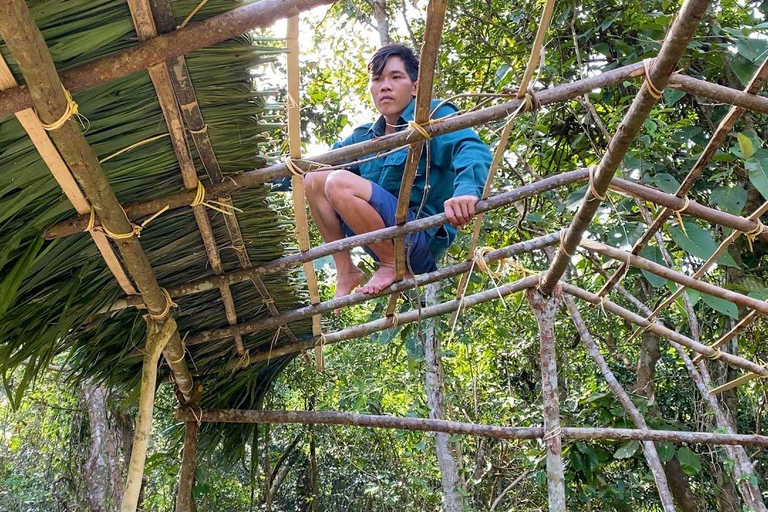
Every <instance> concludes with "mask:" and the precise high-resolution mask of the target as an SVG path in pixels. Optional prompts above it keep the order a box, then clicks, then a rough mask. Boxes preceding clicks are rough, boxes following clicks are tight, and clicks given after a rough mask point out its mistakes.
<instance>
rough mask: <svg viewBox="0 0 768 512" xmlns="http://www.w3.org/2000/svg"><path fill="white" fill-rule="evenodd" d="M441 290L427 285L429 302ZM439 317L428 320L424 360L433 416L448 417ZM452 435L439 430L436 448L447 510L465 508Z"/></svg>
mask: <svg viewBox="0 0 768 512" xmlns="http://www.w3.org/2000/svg"><path fill="white" fill-rule="evenodd" d="M439 291H440V283H435V284H431V285H428V286H427V292H426V302H427V305H433V304H437V303H438V302H439V299H438V297H437V295H438V292H439ZM437 324H438V320H437V318H432V319H430V320H429V321H428V322H427V324H426V336H425V340H424V363H425V366H426V375H425V388H426V392H427V406H428V407H429V417H430V418H433V419H437V420H442V419H445V403H444V397H443V388H444V385H445V378H444V373H443V361H442V356H441V354H442V347H441V343H440V336H439V335H438V332H437ZM450 439H451V436H450V435H449V434H446V433H444V432H438V433H436V434H435V450H436V452H437V462H438V465H439V466H440V481H441V482H442V486H443V503H444V505H445V507H444V510H445V512H461V511H462V510H463V509H464V504H463V502H462V498H461V494H459V492H458V489H459V488H461V487H462V483H461V479H460V478H459V472H458V469H457V467H456V461H455V460H454V458H453V453H452V452H451V445H450Z"/></svg>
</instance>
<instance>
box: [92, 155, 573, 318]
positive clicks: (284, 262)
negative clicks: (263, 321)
mask: <svg viewBox="0 0 768 512" xmlns="http://www.w3.org/2000/svg"><path fill="white" fill-rule="evenodd" d="M587 175H588V172H587V171H586V169H580V170H576V171H570V172H566V173H563V174H559V175H555V176H550V177H549V178H544V179H542V180H540V181H537V182H535V183H531V184H529V185H525V186H523V187H520V188H516V189H513V190H510V191H508V192H504V193H502V194H499V195H497V196H493V197H491V198H489V199H488V200H486V201H480V202H478V203H477V211H478V212H486V211H488V210H492V209H495V208H500V207H502V206H506V205H509V204H512V203H514V202H516V201H520V200H522V199H525V198H526V197H532V196H534V195H536V194H539V193H542V192H546V191H549V190H554V189H556V188H559V187H560V186H563V185H568V184H571V183H576V182H579V181H583V180H584V179H586V177H587ZM446 222H447V220H446V217H445V214H444V213H441V214H438V215H433V216H430V217H425V218H423V219H417V220H415V221H412V222H409V223H407V224H406V225H405V226H393V227H389V228H384V229H381V230H378V231H373V232H370V233H365V234H362V235H355V236H351V237H347V238H344V239H342V240H337V241H335V242H329V243H326V244H323V245H320V246H317V247H313V248H312V249H309V250H308V251H306V252H305V253H295V254H289V255H288V256H283V257H282V258H278V259H276V260H274V261H270V262H267V263H264V264H261V265H259V266H256V267H252V268H250V269H246V270H238V271H235V272H230V273H227V274H223V275H221V276H210V277H205V278H201V279H197V280H194V281H190V282H188V283H184V284H180V285H177V286H171V287H169V288H168V291H169V292H170V294H171V297H182V296H185V295H190V294H194V293H200V292H204V291H207V290H212V289H214V288H217V287H220V286H223V285H224V284H229V285H231V284H235V283H239V282H242V281H247V280H249V279H251V278H252V276H254V275H263V274H266V273H271V272H280V271H282V270H285V269H287V268H291V267H295V266H298V265H300V264H302V263H304V262H305V261H311V260H315V259H318V258H322V257H323V256H328V255H331V254H334V253H336V252H339V251H343V250H348V249H351V248H353V247H359V246H362V245H367V244H370V243H373V242H379V241H381V240H386V239H391V238H394V237H395V236H396V235H398V234H400V233H414V232H416V231H423V230H426V229H429V228H431V227H435V226H440V225H442V224H445V223H446ZM139 304H140V301H138V300H137V298H136V297H127V298H124V299H120V300H118V301H117V302H115V303H114V304H112V306H110V307H109V308H107V310H108V311H118V310H121V309H125V308H127V307H133V306H137V305H139Z"/></svg>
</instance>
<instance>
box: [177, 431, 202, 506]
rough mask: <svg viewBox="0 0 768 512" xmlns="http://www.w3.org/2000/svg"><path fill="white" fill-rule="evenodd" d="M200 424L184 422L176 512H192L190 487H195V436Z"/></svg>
mask: <svg viewBox="0 0 768 512" xmlns="http://www.w3.org/2000/svg"><path fill="white" fill-rule="evenodd" d="M199 430H200V424H199V423H198V422H197V420H192V421H186V422H184V449H183V454H182V457H181V472H180V474H179V490H178V492H177V493H176V512H193V511H194V510H195V508H193V504H192V502H193V498H192V487H194V485H195V469H196V467H197V434H198V431H199Z"/></svg>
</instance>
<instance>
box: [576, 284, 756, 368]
mask: <svg viewBox="0 0 768 512" xmlns="http://www.w3.org/2000/svg"><path fill="white" fill-rule="evenodd" d="M562 286H563V291H564V292H565V293H567V294H569V295H573V296H575V297H579V298H580V299H582V300H585V301H587V302H589V303H590V304H594V305H597V306H600V307H602V308H604V309H605V310H606V311H610V312H611V313H613V314H615V315H618V316H620V317H621V318H623V319H624V320H626V321H628V322H630V323H633V324H635V325H639V326H640V327H643V328H645V329H648V330H649V331H652V332H655V333H656V334H658V335H659V336H662V337H664V338H666V339H668V340H671V341H674V342H676V343H679V344H680V345H683V346H684V347H687V348H689V349H691V350H693V351H694V352H698V353H700V354H704V355H705V356H708V357H719V358H720V360H721V361H724V362H726V363H728V364H731V365H733V366H737V367H739V368H742V369H744V370H747V371H753V372H757V373H759V374H760V375H761V376H765V377H768V369H766V368H765V367H764V366H760V365H758V364H755V363H753V362H752V361H749V360H748V359H744V358H743V357H739V356H735V355H733V354H729V353H727V352H722V353H720V352H717V351H716V350H714V349H713V348H712V347H708V346H707V345H704V344H702V343H699V342H698V341H695V340H692V339H691V338H689V337H688V336H685V335H683V334H680V333H679V332H677V331H673V330H672V329H669V328H667V327H665V326H664V325H662V324H661V323H660V322H649V321H648V320H646V319H645V318H643V317H642V316H640V315H637V314H635V313H633V312H631V311H629V310H627V309H624V308H623V307H621V306H619V305H618V304H616V303H614V302H611V301H610V300H607V299H606V298H605V297H600V296H599V295H597V294H594V293H591V292H588V291H586V290H583V289H581V288H578V287H576V286H573V285H571V284H566V283H563V284H562Z"/></svg>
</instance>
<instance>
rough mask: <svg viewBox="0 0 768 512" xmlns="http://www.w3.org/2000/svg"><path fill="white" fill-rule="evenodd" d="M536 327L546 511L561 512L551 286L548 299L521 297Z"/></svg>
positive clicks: (535, 294)
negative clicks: (547, 509) (534, 319)
mask: <svg viewBox="0 0 768 512" xmlns="http://www.w3.org/2000/svg"><path fill="white" fill-rule="evenodd" d="M525 296H526V298H527V299H528V303H529V304H530V306H531V310H533V314H534V316H535V317H536V321H537V322H538V324H539V344H540V350H539V361H540V364H541V400H542V402H543V405H544V432H545V435H544V437H543V439H544V445H545V446H546V448H547V489H548V493H549V510H550V511H563V512H564V511H565V509H566V507H565V474H564V473H565V472H564V469H563V447H562V441H561V428H560V398H559V395H558V389H557V354H556V353H555V317H556V316H557V310H558V309H559V308H560V299H561V296H562V290H561V289H560V288H558V287H555V288H554V289H553V290H552V295H551V296H550V297H545V296H544V295H542V294H541V293H540V292H539V291H538V290H535V289H532V288H529V289H528V290H527V291H526V294H525Z"/></svg>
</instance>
